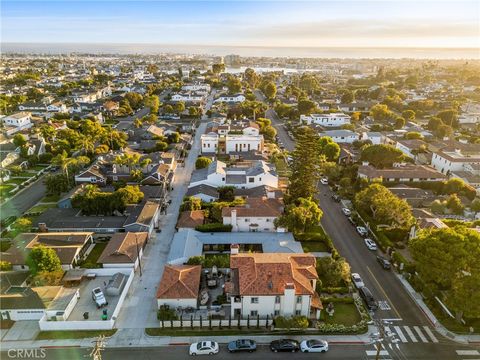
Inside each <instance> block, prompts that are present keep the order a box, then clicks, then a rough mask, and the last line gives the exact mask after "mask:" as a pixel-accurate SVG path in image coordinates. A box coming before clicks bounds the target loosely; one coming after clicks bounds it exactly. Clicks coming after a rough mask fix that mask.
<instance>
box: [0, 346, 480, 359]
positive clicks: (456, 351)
mask: <svg viewBox="0 0 480 360" xmlns="http://www.w3.org/2000/svg"><path fill="white" fill-rule="evenodd" d="M90 352H91V349H80V348H61V349H36V350H35V351H34V352H33V353H27V354H25V353H21V354H19V353H18V349H17V350H15V349H13V350H10V351H9V352H6V351H4V352H2V353H0V355H1V358H2V359H47V360H66V359H68V360H77V359H78V360H80V359H88V358H89V356H88V355H89V353H90ZM479 354H480V353H479V352H478V349H473V348H471V347H465V346H459V345H454V344H440V345H439V344H436V345H433V344H426V345H424V346H422V347H419V346H415V345H414V344H410V345H408V346H401V347H400V349H395V350H392V349H381V352H380V359H382V360H386V359H398V360H407V359H408V360H475V359H478V356H479ZM20 355H21V356H20ZM375 355H376V350H375V348H374V347H373V346H372V345H368V346H365V345H344V344H339V345H337V344H331V345H330V349H329V351H328V352H327V353H323V354H304V353H295V354H293V353H273V352H271V351H270V349H269V348H268V345H259V347H258V349H257V351H256V352H254V353H239V354H230V353H228V352H227V350H226V348H225V345H222V344H221V345H220V352H219V353H218V354H216V355H212V356H208V355H205V356H201V358H207V359H208V358H212V359H217V360H222V359H226V360H232V359H245V360H250V359H251V360H256V359H260V360H270V359H271V360H278V359H339V360H340V359H341V360H350V359H351V360H359V359H364V360H373V359H375ZM191 358H192V357H191V356H189V355H188V346H170V347H156V348H116V349H109V348H108V344H107V348H106V349H105V350H104V351H103V352H102V359H103V360H116V359H122V360H129V359H132V360H154V359H164V360H169V359H172V360H181V359H191Z"/></svg>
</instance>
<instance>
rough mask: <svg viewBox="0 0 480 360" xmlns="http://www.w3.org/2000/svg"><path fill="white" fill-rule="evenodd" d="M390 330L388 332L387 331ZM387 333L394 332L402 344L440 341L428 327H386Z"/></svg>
mask: <svg viewBox="0 0 480 360" xmlns="http://www.w3.org/2000/svg"><path fill="white" fill-rule="evenodd" d="M387 328H388V331H387ZM385 330H386V333H388V332H392V333H393V334H394V335H396V337H397V338H398V339H399V340H400V341H401V342H402V343H408V342H411V343H427V342H433V343H438V339H437V337H436V336H435V334H434V333H433V331H432V330H431V329H430V328H429V327H428V326H407V325H403V326H397V325H396V326H391V327H385Z"/></svg>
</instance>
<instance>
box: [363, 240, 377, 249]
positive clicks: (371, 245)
mask: <svg viewBox="0 0 480 360" xmlns="http://www.w3.org/2000/svg"><path fill="white" fill-rule="evenodd" d="M365 245H367V248H368V250H373V251H375V250H377V244H376V243H375V241H373V240H372V239H368V238H367V239H365Z"/></svg>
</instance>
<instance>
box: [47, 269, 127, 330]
mask: <svg viewBox="0 0 480 360" xmlns="http://www.w3.org/2000/svg"><path fill="white" fill-rule="evenodd" d="M116 273H122V274H125V275H128V280H127V282H126V283H125V287H124V288H123V291H122V293H121V294H120V297H119V299H118V303H117V306H116V307H115V310H114V311H113V313H112V317H111V319H110V320H81V321H78V320H75V321H69V320H66V321H49V320H48V317H47V315H44V316H43V317H42V318H41V319H40V320H39V322H38V325H39V326H40V330H42V331H52V330H110V329H113V326H114V324H115V320H116V319H117V316H118V314H119V312H120V309H121V308H122V305H123V302H124V300H125V297H126V296H127V293H128V290H129V288H130V285H131V284H132V281H133V278H134V277H135V272H134V271H133V269H131V268H130V269H128V268H120V269H119V268H117V269H114V268H108V269H89V270H87V274H95V275H97V276H111V275H114V274H116Z"/></svg>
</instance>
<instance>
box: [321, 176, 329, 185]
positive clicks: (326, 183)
mask: <svg viewBox="0 0 480 360" xmlns="http://www.w3.org/2000/svg"><path fill="white" fill-rule="evenodd" d="M320 182H321V183H322V185H328V179H327V178H322V179H321V180H320Z"/></svg>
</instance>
